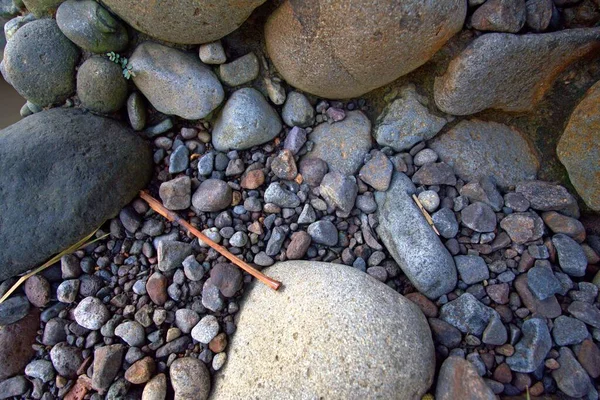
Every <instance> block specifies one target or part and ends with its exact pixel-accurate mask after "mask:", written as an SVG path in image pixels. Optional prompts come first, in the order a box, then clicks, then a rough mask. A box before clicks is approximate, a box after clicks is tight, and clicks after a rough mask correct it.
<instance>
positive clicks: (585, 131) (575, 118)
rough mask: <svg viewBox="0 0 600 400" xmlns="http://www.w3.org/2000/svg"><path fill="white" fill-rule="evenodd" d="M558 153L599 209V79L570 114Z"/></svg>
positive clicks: (580, 188)
mask: <svg viewBox="0 0 600 400" xmlns="http://www.w3.org/2000/svg"><path fill="white" fill-rule="evenodd" d="M556 154H557V155H558V158H559V160H560V162H561V163H563V165H564V166H565V168H566V169H567V172H568V173H569V180H570V181H571V183H572V184H573V186H575V189H577V193H579V195H580V196H581V198H582V199H583V201H585V204H587V206H588V207H590V208H591V209H593V210H595V211H600V179H599V178H600V162H598V158H599V157H600V83H596V84H595V85H594V86H592V88H591V89H590V90H589V91H588V92H587V93H586V95H585V97H584V99H583V100H582V101H581V103H579V105H578V106H577V108H575V111H573V114H571V118H570V119H569V123H568V125H567V127H566V128H565V132H564V133H563V135H562V136H561V138H560V141H559V142H558V147H557V148H556Z"/></svg>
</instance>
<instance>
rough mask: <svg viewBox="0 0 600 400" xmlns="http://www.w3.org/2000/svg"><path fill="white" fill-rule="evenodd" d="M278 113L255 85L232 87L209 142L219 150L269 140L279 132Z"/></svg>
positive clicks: (253, 144)
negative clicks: (234, 89) (234, 88)
mask: <svg viewBox="0 0 600 400" xmlns="http://www.w3.org/2000/svg"><path fill="white" fill-rule="evenodd" d="M281 128H282V125H281V121H280V119H279V114H277V112H276V111H275V110H274V109H273V107H271V105H270V104H269V103H268V102H267V100H266V99H265V98H264V96H263V95H262V94H261V93H260V92H259V91H258V90H256V89H253V88H243V89H239V90H237V91H235V92H234V93H233V94H232V95H231V97H230V98H229V99H228V100H227V102H226V103H225V107H223V109H222V110H221V113H220V114H219V117H218V118H217V121H216V122H215V125H214V127H213V132H212V143H213V146H214V147H215V149H217V150H219V151H227V150H246V149H249V148H251V147H253V146H257V145H260V144H263V143H266V142H268V141H270V140H273V139H274V138H275V136H277V135H278V134H279V132H281Z"/></svg>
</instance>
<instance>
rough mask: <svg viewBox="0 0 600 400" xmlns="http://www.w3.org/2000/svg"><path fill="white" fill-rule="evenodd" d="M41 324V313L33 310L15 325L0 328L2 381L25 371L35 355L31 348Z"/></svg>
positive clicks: (0, 373)
mask: <svg viewBox="0 0 600 400" xmlns="http://www.w3.org/2000/svg"><path fill="white" fill-rule="evenodd" d="M39 323H40V312H39V310H38V309H37V308H34V309H32V310H31V311H30V312H29V314H28V315H27V316H25V318H23V319H21V320H20V321H17V322H15V323H14V324H10V325H6V326H0V380H4V379H6V378H8V377H10V376H13V375H16V374H18V373H20V372H22V371H23V368H25V366H26V365H27V363H28V362H29V360H31V359H32V358H33V356H34V355H35V351H34V350H33V348H32V347H31V346H32V345H33V344H34V343H35V337H36V334H37V330H38V328H39Z"/></svg>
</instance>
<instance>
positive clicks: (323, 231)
mask: <svg viewBox="0 0 600 400" xmlns="http://www.w3.org/2000/svg"><path fill="white" fill-rule="evenodd" d="M307 232H308V234H309V235H310V237H311V238H312V240H313V242H315V243H318V244H323V245H325V246H335V245H336V244H337V242H338V230H337V228H336V227H335V225H334V224H333V223H332V222H331V221H326V220H324V221H317V222H313V223H312V224H310V225H309V226H308V229H307Z"/></svg>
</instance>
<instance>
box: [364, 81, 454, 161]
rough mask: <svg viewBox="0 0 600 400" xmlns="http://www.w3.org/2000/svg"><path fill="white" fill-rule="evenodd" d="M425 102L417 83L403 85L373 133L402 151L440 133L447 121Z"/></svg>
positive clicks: (378, 121) (382, 114)
mask: <svg viewBox="0 0 600 400" xmlns="http://www.w3.org/2000/svg"><path fill="white" fill-rule="evenodd" d="M426 101H427V99H426V98H425V97H422V96H420V95H419V94H418V93H417V91H416V88H415V86H414V85H412V84H410V85H407V86H404V87H403V88H401V89H400V93H399V98H397V99H396V100H394V101H393V102H392V104H390V105H388V106H387V107H386V108H385V110H383V112H382V113H381V115H380V116H379V117H378V118H377V123H376V128H375V132H374V133H373V136H374V137H375V140H377V143H378V144H379V145H380V146H383V147H385V146H389V147H391V148H393V149H394V150H395V151H403V150H408V149H410V148H411V147H413V146H414V145H415V144H417V143H419V142H422V141H424V140H429V139H431V138H433V137H434V136H435V135H437V133H438V132H439V131H441V130H442V128H443V127H444V126H445V125H446V120H445V119H444V118H441V117H438V116H436V115H433V114H431V113H430V112H429V110H428V109H427V107H426V105H425V104H426Z"/></svg>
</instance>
